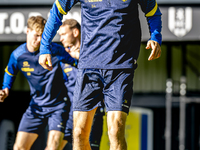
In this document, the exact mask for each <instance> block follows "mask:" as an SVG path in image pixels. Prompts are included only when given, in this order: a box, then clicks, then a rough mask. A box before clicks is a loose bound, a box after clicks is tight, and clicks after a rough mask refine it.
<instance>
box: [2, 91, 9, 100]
mask: <svg viewBox="0 0 200 150" xmlns="http://www.w3.org/2000/svg"><path fill="white" fill-rule="evenodd" d="M8 95H9V89H8V88H5V89H3V90H0V102H4V100H5V98H6V97H8Z"/></svg>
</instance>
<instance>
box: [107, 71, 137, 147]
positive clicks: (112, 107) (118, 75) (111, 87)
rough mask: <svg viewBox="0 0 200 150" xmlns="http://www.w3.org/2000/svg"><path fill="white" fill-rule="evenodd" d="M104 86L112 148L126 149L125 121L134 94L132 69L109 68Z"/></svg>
mask: <svg viewBox="0 0 200 150" xmlns="http://www.w3.org/2000/svg"><path fill="white" fill-rule="evenodd" d="M106 75H107V76H109V77H110V79H111V80H108V81H107V80H106V81H107V83H108V84H107V85H106V86H105V88H104V95H105V97H104V102H105V107H106V111H107V112H108V113H107V124H108V135H109V140H110V150H126V149H127V145H126V141H125V123H126V118H127V114H128V112H129V108H130V105H131V97H132V94H133V90H132V88H133V75H134V71H133V70H131V69H125V70H107V71H106Z"/></svg>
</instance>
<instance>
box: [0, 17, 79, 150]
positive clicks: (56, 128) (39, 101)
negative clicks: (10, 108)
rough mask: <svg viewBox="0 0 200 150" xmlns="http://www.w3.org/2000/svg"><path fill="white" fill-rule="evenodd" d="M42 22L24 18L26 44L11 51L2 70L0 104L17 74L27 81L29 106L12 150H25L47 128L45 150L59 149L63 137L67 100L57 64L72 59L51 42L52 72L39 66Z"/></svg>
mask: <svg viewBox="0 0 200 150" xmlns="http://www.w3.org/2000/svg"><path fill="white" fill-rule="evenodd" d="M45 23H46V20H45V19H44V18H43V17H41V16H37V17H30V18H29V19H28V23H27V40H26V43H24V44H22V45H20V46H19V47H18V48H17V49H15V50H14V51H13V52H12V54H11V56H10V59H9V62H8V65H7V67H6V69H5V75H4V80H3V88H2V90H0V102H3V101H4V99H5V98H6V97H7V96H8V94H9V90H10V89H11V87H12V84H13V82H14V80H15V77H16V75H17V73H18V71H21V72H22V73H23V75H24V76H25V77H26V78H27V80H28V83H29V86H30V94H31V96H32V99H31V101H30V104H29V107H28V109H27V110H26V112H25V113H24V114H23V117H22V119H21V121H20V125H19V128H18V132H17V136H16V141H15V144H14V148H13V149H14V150H21V149H27V150H29V149H30V148H31V146H32V144H33V143H34V141H35V140H36V139H37V137H38V135H39V134H40V133H41V132H42V131H43V129H44V128H45V127H46V126H47V125H48V126H49V134H48V140H47V146H46V149H45V150H58V149H60V147H61V141H62V139H63V137H64V130H65V125H66V121H67V119H68V114H69V112H68V111H69V107H70V101H67V99H68V98H67V89H66V87H65V85H64V79H63V72H62V68H61V65H60V61H63V62H66V63H68V64H71V65H75V64H76V60H75V59H74V58H72V57H71V56H70V55H69V54H68V53H67V52H66V51H65V48H64V47H62V46H61V45H58V44H56V43H51V49H52V51H53V52H52V66H53V69H52V70H51V71H49V70H46V69H44V68H42V67H41V66H40V64H39V63H38V58H39V46H40V41H41V36H42V32H43V29H44V26H45Z"/></svg>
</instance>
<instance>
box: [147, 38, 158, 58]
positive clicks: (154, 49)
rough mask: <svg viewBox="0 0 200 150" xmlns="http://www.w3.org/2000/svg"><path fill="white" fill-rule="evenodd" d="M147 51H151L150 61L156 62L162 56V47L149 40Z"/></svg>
mask: <svg viewBox="0 0 200 150" xmlns="http://www.w3.org/2000/svg"><path fill="white" fill-rule="evenodd" d="M146 49H151V54H150V56H149V58H148V60H154V59H157V58H159V57H160V56H161V47H160V44H159V43H158V42H156V41H153V40H149V41H148V43H147V46H146Z"/></svg>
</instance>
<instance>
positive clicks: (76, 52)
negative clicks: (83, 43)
mask: <svg viewBox="0 0 200 150" xmlns="http://www.w3.org/2000/svg"><path fill="white" fill-rule="evenodd" d="M65 51H66V52H68V53H69V54H70V55H71V57H73V58H75V59H79V55H80V48H79V47H76V46H74V45H69V46H68V47H66V48H65Z"/></svg>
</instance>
